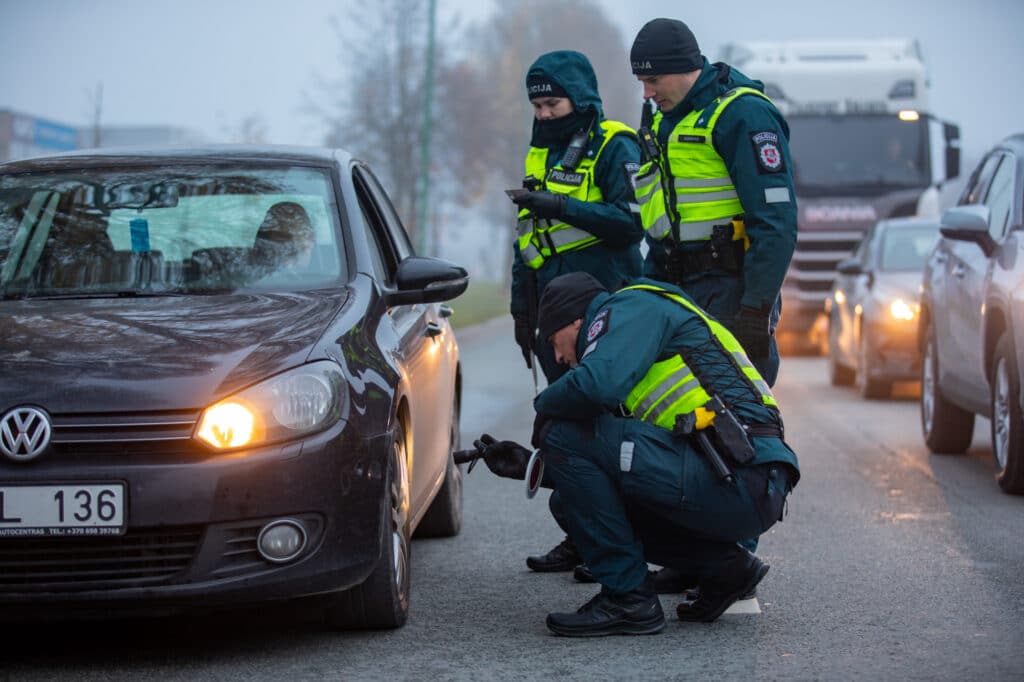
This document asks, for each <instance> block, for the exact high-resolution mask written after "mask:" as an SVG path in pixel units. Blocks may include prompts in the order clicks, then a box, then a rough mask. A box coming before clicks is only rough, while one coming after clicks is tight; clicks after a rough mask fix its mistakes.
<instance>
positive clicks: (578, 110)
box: [510, 50, 643, 571]
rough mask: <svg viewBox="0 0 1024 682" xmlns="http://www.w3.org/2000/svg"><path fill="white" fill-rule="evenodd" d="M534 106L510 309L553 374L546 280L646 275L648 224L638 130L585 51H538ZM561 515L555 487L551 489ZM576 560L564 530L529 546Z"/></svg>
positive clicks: (528, 345) (555, 558) (571, 563)
mask: <svg viewBox="0 0 1024 682" xmlns="http://www.w3.org/2000/svg"><path fill="white" fill-rule="evenodd" d="M526 89H527V95H528V97H529V98H530V103H531V104H532V105H533V109H534V122H533V133H532V137H531V140H530V149H529V151H528V153H527V155H526V162H525V180H524V187H523V189H522V190H521V191H518V192H514V191H513V192H511V193H510V196H511V197H512V200H513V201H514V202H515V203H516V204H517V205H518V206H519V208H520V211H519V222H518V229H517V239H516V243H515V245H514V248H513V252H514V256H513V264H512V297H511V312H512V317H513V319H514V321H515V339H516V343H517V344H518V345H519V347H520V349H521V350H522V353H523V358H524V359H525V361H526V365H527V367H530V368H531V369H532V368H533V366H532V362H533V355H534V354H536V357H537V359H538V360H539V363H540V366H541V368H542V369H543V371H544V375H545V377H546V378H547V380H548V382H551V381H554V380H555V379H556V378H558V377H559V376H560V375H561V374H562V373H563V372H564V367H562V366H560V365H559V364H558V363H557V362H555V359H554V354H553V352H552V350H551V346H550V345H549V344H548V343H547V341H546V339H543V338H541V339H537V337H536V326H537V322H536V306H537V302H538V300H539V298H540V295H541V293H542V292H543V291H544V288H545V286H546V285H547V283H548V282H550V281H551V280H552V279H553V278H555V277H557V276H558V275H561V274H563V273H568V272H588V273H590V274H591V275H593V276H594V277H596V278H597V279H598V280H599V281H600V282H601V283H602V284H604V285H605V286H606V287H608V288H611V289H617V288H619V287H621V286H623V285H624V284H626V283H627V282H628V281H630V280H632V279H634V278H635V277H638V276H640V274H641V272H642V268H643V259H642V256H641V254H640V243H641V241H642V240H643V230H642V228H641V226H640V225H638V224H636V222H635V221H634V219H633V214H632V202H633V186H632V178H633V175H634V174H635V173H636V171H637V170H638V169H639V167H640V164H639V161H640V150H639V147H638V145H637V140H636V134H635V132H634V131H633V129H632V128H629V127H628V126H626V125H625V124H623V123H620V122H618V121H612V120H608V119H606V118H605V117H604V112H603V108H602V104H601V97H600V94H599V93H598V89H597V77H596V76H595V74H594V70H593V67H592V66H591V64H590V61H589V60H588V59H587V58H586V56H584V55H583V54H581V53H579V52H573V51H568V50H562V51H557V52H550V53H547V54H544V55H541V56H540V57H539V58H538V59H537V60H536V61H535V62H534V63H533V65H531V66H530V68H529V70H528V72H527V75H526ZM551 505H552V513H553V514H554V516H555V518H556V520H558V519H559V513H558V511H557V509H558V496H557V494H555V495H553V496H552V498H551ZM579 563H580V558H579V555H578V553H577V552H576V550H575V548H574V547H573V545H572V542H571V541H570V540H569V539H568V538H566V540H565V541H563V542H562V543H560V544H559V545H558V546H556V547H555V548H554V549H552V550H551V551H550V552H548V553H547V554H542V555H537V556H531V557H529V558H528V559H527V564H528V565H529V567H530V568H531V569H533V570H536V571H569V570H572V569H573V568H574V567H575V566H576V565H577V564H579Z"/></svg>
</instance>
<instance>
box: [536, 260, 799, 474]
mask: <svg viewBox="0 0 1024 682" xmlns="http://www.w3.org/2000/svg"><path fill="white" fill-rule="evenodd" d="M641 282H643V283H647V284H654V285H656V286H660V287H662V288H664V289H667V290H669V291H671V292H673V293H677V294H679V295H681V296H683V297H686V298H687V299H690V297H689V296H687V294H686V293H685V292H683V291H682V290H681V289H679V288H677V287H674V286H672V285H667V284H664V283H663V282H655V281H651V280H646V279H643V278H641V279H639V280H637V283H641ZM690 300H692V299H690ZM710 338H711V329H710V328H709V327H708V325H707V324H706V323H705V322H704V321H703V320H702V319H701V318H700V317H699V316H698V315H696V314H695V313H694V312H692V311H690V310H687V309H686V308H684V307H683V306H681V305H679V304H678V303H676V302H674V301H671V300H669V299H666V298H664V297H662V296H659V295H657V294H654V293H651V292H647V291H636V290H630V291H621V292H617V293H615V294H608V293H601V294H598V295H597V296H596V297H594V300H593V301H591V303H590V305H589V306H588V308H587V312H586V315H585V317H584V320H583V326H582V327H581V328H580V334H579V339H578V340H577V344H576V355H577V358H578V359H579V364H578V365H577V366H576V367H575V368H573V369H571V370H569V371H568V372H566V373H565V374H564V375H563V376H562V377H561V378H559V379H558V380H556V381H555V382H554V383H552V384H551V385H550V386H548V387H547V388H546V389H544V390H543V391H541V393H540V395H538V396H537V398H536V399H535V400H534V407H535V409H536V410H537V412H538V413H539V414H545V415H550V416H553V417H556V418H561V419H574V420H586V419H592V418H594V417H596V416H598V415H600V414H604V413H608V412H613V411H615V410H616V409H617V408H618V406H619V404H620V403H622V402H624V401H625V399H626V396H627V395H629V392H630V391H631V390H632V388H633V387H634V386H636V384H637V383H639V381H640V380H641V379H642V378H643V377H644V375H646V374H647V371H648V370H649V369H650V367H651V365H653V364H654V363H655V362H657V361H658V360H663V359H666V358H668V357H671V356H672V355H674V354H676V353H680V354H682V355H683V357H684V359H686V360H687V364H688V365H691V366H695V367H699V366H700V364H699V361H698V360H697V359H696V358H697V355H696V354H694V353H693V352H692V350H693V349H697V348H700V347H702V346H705V344H707V342H708V341H709V339H710ZM688 351H690V352H688ZM729 366H730V367H733V368H734V369H733V370H731V371H733V372H735V374H736V376H739V369H736V368H735V366H734V365H729ZM728 383H729V382H728V381H724V382H723V386H725V384H728ZM717 392H718V394H719V397H720V398H721V399H722V401H723V402H724V403H726V404H727V405H729V406H730V407H731V408H732V410H733V412H734V413H735V414H736V416H737V417H738V418H739V419H740V420H741V421H743V422H744V423H748V424H749V423H768V424H770V423H777V424H779V425H781V418H780V417H779V414H778V411H777V410H775V409H774V408H770V407H768V406H766V405H764V404H762V403H761V402H760V400H759V399H754V396H753V394H751V393H750V392H746V391H742V390H740V391H739V392H733V391H731V390H730V389H729V388H724V387H723V388H721V389H720V390H718V391H717ZM753 440H754V445H755V449H756V451H757V454H756V456H755V458H754V463H758V464H760V463H764V462H776V461H780V462H786V463H788V464H791V465H792V466H793V467H797V461H796V455H794V454H793V452H792V450H790V449H789V448H788V447H787V446H786V445H785V443H783V442H782V441H781V440H779V439H777V438H755V439H753Z"/></svg>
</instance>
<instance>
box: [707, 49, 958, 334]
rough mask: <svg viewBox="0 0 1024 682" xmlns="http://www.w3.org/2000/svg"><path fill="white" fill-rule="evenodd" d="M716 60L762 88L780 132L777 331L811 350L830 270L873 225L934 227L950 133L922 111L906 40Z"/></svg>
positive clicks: (729, 53)
mask: <svg viewBox="0 0 1024 682" xmlns="http://www.w3.org/2000/svg"><path fill="white" fill-rule="evenodd" d="M722 59H723V61H725V62H726V63H728V64H731V65H733V66H735V67H736V68H737V69H739V70H740V71H743V72H744V73H745V74H746V75H748V76H750V77H751V78H756V79H759V80H761V81H763V82H764V84H765V93H766V94H767V95H768V96H769V97H770V98H771V99H772V101H773V102H774V103H775V104H776V106H778V108H779V110H780V111H781V112H782V113H783V115H785V117H786V120H787V121H788V123H789V128H790V141H789V144H790V151H791V153H792V157H793V175H794V182H795V185H796V194H797V204H798V208H799V217H798V221H799V226H798V238H797V246H796V252H795V253H794V255H793V261H792V263H791V265H790V268H789V272H788V274H787V276H786V281H785V283H784V285H783V291H782V298H783V303H782V320H781V322H780V326H779V332H780V335H781V337H782V338H781V340H782V342H783V344H784V345H787V343H788V342H792V341H794V340H795V341H798V342H800V343H801V345H804V347H806V345H805V342H808V341H809V342H811V343H813V344H814V345H815V346H820V344H821V343H822V342H823V341H824V336H825V335H824V333H823V332H824V330H825V319H824V302H825V299H826V297H827V295H828V292H829V289H830V288H831V286H832V280H833V278H834V276H835V269H836V265H837V264H838V262H839V261H840V260H842V259H844V258H846V257H848V256H849V255H850V253H851V252H852V251H853V249H854V248H855V247H856V246H857V244H858V243H859V242H860V239H861V236H862V235H863V234H864V232H865V230H867V228H868V227H870V226H871V225H873V224H874V223H875V222H877V221H878V220H882V219H885V218H892V217H897V216H935V217H938V214H939V208H940V207H939V188H940V186H941V185H942V183H943V182H945V181H946V180H949V179H951V178H955V177H956V176H957V175H958V174H959V168H960V148H959V138H960V130H959V128H958V127H957V126H955V125H953V124H950V123H946V122H944V121H941V120H939V119H938V118H936V117H935V116H934V114H933V113H932V112H931V111H930V109H929V102H928V88H929V82H928V74H927V71H926V69H925V64H924V60H923V58H922V56H921V50H920V47H919V46H918V43H917V41H915V40H863V41H828V42H774V43H769V42H742V43H741V42H737V43H730V44H729V45H726V46H725V47H724V48H723V54H722ZM787 333H788V335H789V337H790V338H789V341H788V342H787Z"/></svg>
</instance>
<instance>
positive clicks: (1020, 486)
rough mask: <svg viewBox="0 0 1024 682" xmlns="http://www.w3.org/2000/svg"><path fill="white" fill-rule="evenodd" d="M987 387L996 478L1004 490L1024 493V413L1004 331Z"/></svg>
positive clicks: (1011, 351) (1010, 343)
mask: <svg viewBox="0 0 1024 682" xmlns="http://www.w3.org/2000/svg"><path fill="white" fill-rule="evenodd" d="M989 386H990V387H991V392H990V395H991V398H992V456H993V457H994V458H995V460H996V481H998V482H999V487H1000V488H1002V489H1003V491H1004V492H1007V493H1012V494H1016V495H1020V494H1024V416H1022V415H1021V406H1020V399H1021V396H1020V374H1019V372H1018V370H1017V361H1016V357H1015V355H1014V352H1013V340H1012V339H1011V338H1010V335H1009V334H1003V336H1002V338H1001V339H999V343H998V344H996V352H995V356H994V358H993V362H992V379H991V381H989Z"/></svg>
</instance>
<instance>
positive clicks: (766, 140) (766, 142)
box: [750, 130, 786, 173]
mask: <svg viewBox="0 0 1024 682" xmlns="http://www.w3.org/2000/svg"><path fill="white" fill-rule="evenodd" d="M750 140H751V142H753V143H754V156H755V157H756V158H757V168H758V171H759V172H761V173H781V172H783V171H784V170H786V164H785V162H784V161H783V160H782V148H781V147H780V146H779V134H778V133H775V132H772V131H771V130H764V131H761V132H759V133H754V134H753V135H751V136H750Z"/></svg>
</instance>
